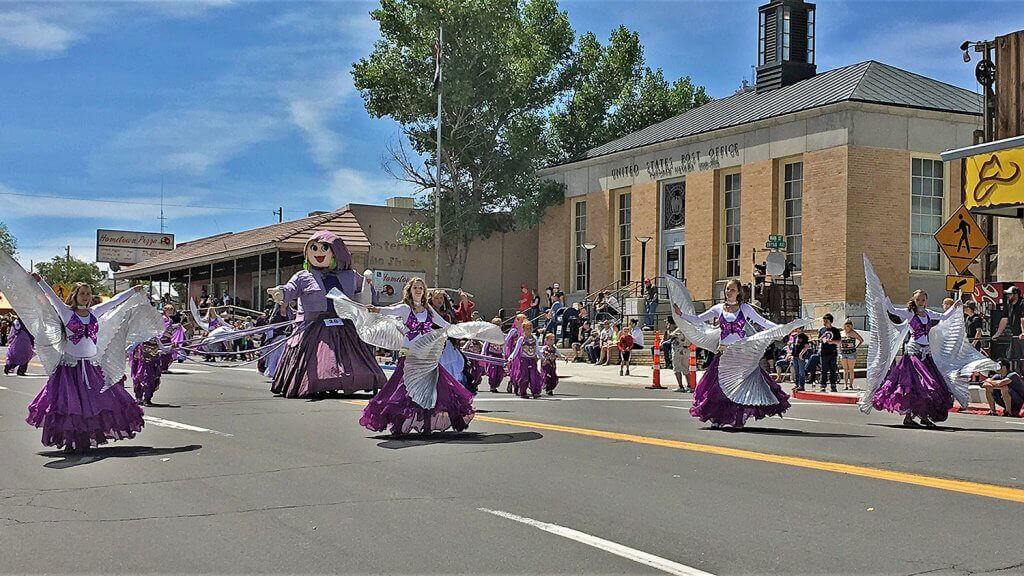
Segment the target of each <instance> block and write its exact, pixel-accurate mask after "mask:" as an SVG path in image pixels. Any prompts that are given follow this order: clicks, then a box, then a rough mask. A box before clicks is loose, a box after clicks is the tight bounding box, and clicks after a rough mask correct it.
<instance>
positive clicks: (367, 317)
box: [329, 278, 504, 436]
mask: <svg viewBox="0 0 1024 576" xmlns="http://www.w3.org/2000/svg"><path fill="white" fill-rule="evenodd" d="M329 297H330V298H331V299H333V300H334V306H335V309H336V310H337V312H338V315H339V316H341V317H342V318H348V319H350V320H352V322H353V324H354V325H355V327H356V330H357V332H358V334H359V337H360V338H362V339H363V340H364V341H366V342H367V343H369V344H372V345H374V346H377V347H379V348H385V349H388V350H400V351H401V357H400V358H399V359H398V364H397V365H396V366H395V371H394V372H393V373H392V375H391V378H390V379H389V380H388V382H387V384H386V385H385V386H384V388H382V389H381V390H380V392H379V393H377V395H376V396H374V398H373V399H372V400H370V403H369V405H367V406H366V408H365V409H364V410H363V415H362V417H361V418H360V419H359V423H360V424H361V425H363V426H364V427H366V428H368V429H370V430H373V431H374V432H383V431H384V430H390V431H391V433H392V434H394V435H396V436H399V435H402V434H406V433H408V432H414V431H415V432H420V433H423V434H429V433H431V432H435V431H442V430H447V429H448V428H452V429H454V430H456V431H462V430H465V429H466V428H467V427H468V426H469V422H470V421H471V420H472V419H473V415H474V414H475V411H474V410H473V395H472V394H471V393H470V392H469V391H468V390H466V388H464V387H463V386H462V385H461V384H459V382H458V380H456V379H455V377H454V376H453V375H452V374H450V373H449V372H448V370H447V369H445V367H444V364H443V362H442V361H441V355H442V354H443V352H444V349H445V347H446V346H447V345H448V339H449V338H454V339H456V340H481V341H484V342H490V343H492V344H496V345H497V344H500V343H502V342H503V341H504V334H502V333H501V328H499V327H497V326H495V325H494V324H491V323H490V322H463V323H460V324H449V323H448V322H446V321H445V320H444V318H442V317H441V316H440V315H438V314H437V312H436V311H435V310H434V309H433V308H432V307H431V306H430V304H429V303H428V302H427V297H426V285H425V284H424V282H423V279H422V278H413V279H412V280H410V281H409V282H408V283H407V284H406V286H405V290H404V291H403V298H402V302H400V303H398V304H395V305H394V306H388V307H386V308H380V309H374V308H371V309H367V308H366V307H365V306H363V305H361V304H358V303H355V302H353V301H352V300H350V299H349V298H347V297H346V296H345V295H343V294H341V293H340V292H339V291H332V293H331V294H330V295H329Z"/></svg>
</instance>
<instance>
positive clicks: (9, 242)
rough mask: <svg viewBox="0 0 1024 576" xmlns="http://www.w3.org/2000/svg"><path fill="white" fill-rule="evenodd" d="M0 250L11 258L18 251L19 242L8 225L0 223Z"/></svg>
mask: <svg viewBox="0 0 1024 576" xmlns="http://www.w3.org/2000/svg"><path fill="white" fill-rule="evenodd" d="M0 250H2V251H4V252H6V253H7V254H9V255H10V256H14V254H15V253H16V252H17V251H18V241H17V239H15V238H14V235H13V234H11V231H10V229H8V228H7V224H5V223H3V222H0Z"/></svg>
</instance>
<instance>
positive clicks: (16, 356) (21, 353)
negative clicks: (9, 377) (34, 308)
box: [4, 331, 36, 374]
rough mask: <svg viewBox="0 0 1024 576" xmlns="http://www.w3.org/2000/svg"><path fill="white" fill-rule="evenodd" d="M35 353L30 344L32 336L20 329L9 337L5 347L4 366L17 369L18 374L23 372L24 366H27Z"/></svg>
mask: <svg viewBox="0 0 1024 576" xmlns="http://www.w3.org/2000/svg"><path fill="white" fill-rule="evenodd" d="M35 355H36V349H35V347H33V346H32V337H31V336H29V334H28V332H25V331H20V332H18V333H17V334H16V335H15V336H14V338H12V339H11V341H10V343H9V346H8V347H7V358H6V359H5V360H4V368H5V369H8V370H14V369H15V368H18V369H19V372H18V373H19V374H24V373H25V370H24V368H25V367H27V366H28V362H29V360H31V359H32V357H33V356H35Z"/></svg>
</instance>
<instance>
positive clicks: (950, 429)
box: [868, 423, 1024, 434]
mask: <svg viewBox="0 0 1024 576" xmlns="http://www.w3.org/2000/svg"><path fill="white" fill-rule="evenodd" d="M868 426H879V427H881V428H892V429H894V430H925V431H932V432H957V431H959V430H963V431H964V432H992V433H999V434H1002V433H1005V432H1009V433H1011V434H1020V433H1024V428H967V427H964V426H935V427H934V428H929V427H926V426H904V425H903V424H876V423H869V424H868Z"/></svg>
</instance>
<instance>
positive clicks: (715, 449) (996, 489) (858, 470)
mask: <svg viewBox="0 0 1024 576" xmlns="http://www.w3.org/2000/svg"><path fill="white" fill-rule="evenodd" d="M349 404H356V405H361V406H365V405H366V404H367V402H365V401H349ZM473 419H474V420H478V421H481V422H491V423H494V424H505V425H508V426H518V427H521V428H533V429H536V430H548V431H551V432H563V433H566V434H576V435H579V436H590V437H592V438H604V439H606V440H619V441H623V442H633V443H636V444H646V445H648V446H660V447H662V448H674V449H676V450H686V451H689V452H700V453H704V454H714V455H716V456H729V457H731V458H742V459H744V460H754V461H757V462H769V463H772V464H782V465H785V466H794V467H797V468H807V469H811V470H822V471H824V472H834V473H836V474H849V475H851V476H861V477H863V478H874V479H876V480H886V481H889V482H898V483H901V484H913V485H915V486H924V487H927V488H935V489H937V490H946V491H949V492H960V493H962V494H971V495H974V496H983V497H985V498H995V499H997V500H1008V501H1010V502H1021V503H1024V490H1021V489H1019V488H1011V487H1009V486H998V485H995V484H982V483H980V482H968V481H965V480H953V479H950V478H938V477H935V476H925V475H923V474H913V473H909V472H897V471H895V470H884V469H881V468H870V467H867V466H856V465H853V464H843V463H841V462H829V461H827V460H813V459H811V458H801V457H798V456H783V455H781V454H771V453H768V452H755V451H753V450H741V449H739V448H728V447H726V446H715V445H712V444H698V443H696V442H683V441H680V440H668V439H665V438H653V437H650V436H638V435H636V434H623V433H620V432H609V431H607V430H594V429H591V428H577V427H575V426H562V425H559V424H545V423H543V422H530V421H526V420H512V419H510V418H497V417H494V416H481V415H476V416H475V417H474V418H473Z"/></svg>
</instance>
